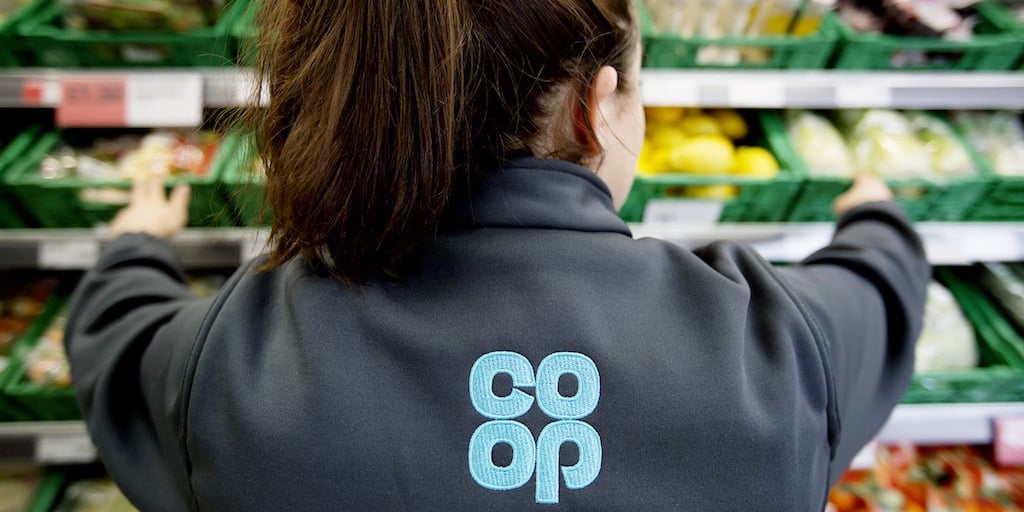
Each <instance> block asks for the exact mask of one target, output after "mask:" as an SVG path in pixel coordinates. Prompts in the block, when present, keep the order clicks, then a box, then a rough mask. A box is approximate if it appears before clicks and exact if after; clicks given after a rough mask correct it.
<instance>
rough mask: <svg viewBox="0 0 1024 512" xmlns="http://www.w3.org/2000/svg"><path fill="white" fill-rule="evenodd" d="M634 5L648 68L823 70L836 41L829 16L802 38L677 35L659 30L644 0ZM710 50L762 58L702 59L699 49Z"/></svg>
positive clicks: (705, 13) (645, 65)
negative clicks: (723, 61)
mask: <svg viewBox="0 0 1024 512" xmlns="http://www.w3.org/2000/svg"><path fill="white" fill-rule="evenodd" d="M636 5H637V11H638V14H639V18H640V27H641V36H642V39H643V43H644V67H648V68H709V67H711V68H715V67H718V68H730V69H824V68H825V67H827V65H828V62H829V59H830V58H831V57H832V54H833V52H834V50H835V47H836V44H837V42H838V40H839V36H838V32H837V30H836V21H835V19H834V17H833V16H831V15H829V16H826V17H825V18H824V20H823V22H822V24H821V27H820V30H818V31H817V32H815V33H813V34H810V35H807V36H804V37H794V36H760V37H721V38H708V37H697V36H695V37H680V36H679V35H676V34H671V33H666V32H660V31H658V30H657V29H656V28H655V27H654V23H653V22H652V20H651V14H650V13H649V12H648V10H647V8H646V6H645V5H644V2H643V1H638V2H637V3H636ZM702 14H703V15H709V14H711V13H708V12H703V13H702ZM710 51H713V52H714V53H716V54H727V53H733V54H736V55H740V54H745V53H746V54H749V53H751V52H755V53H757V54H758V55H760V56H761V58H759V60H758V61H757V62H756V63H752V62H750V61H741V62H739V63H736V64H724V63H723V64H715V63H708V62H701V59H700V56H701V54H702V52H710Z"/></svg>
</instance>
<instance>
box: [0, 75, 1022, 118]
mask: <svg viewBox="0 0 1024 512" xmlns="http://www.w3.org/2000/svg"><path fill="white" fill-rule="evenodd" d="M138 75H149V76H152V75H161V76H170V77H175V76H178V77H180V76H189V75H199V76H201V77H202V80H203V84H204V87H203V97H204V104H205V105H206V106H208V107H232V106H242V105H245V104H246V103H248V101H249V99H250V98H251V96H252V90H253V84H254V79H253V73H252V71H251V70H250V69H246V68H200V69H154V70H135V69H132V70H128V69H110V70H73V71H72V70H59V69H43V68H40V69H36V68H23V69H16V70H13V71H6V72H0V107H53V106H55V105H56V104H57V102H58V101H59V100H60V97H61V82H62V81H63V80H68V79H77V78H87V77H99V76H102V77H130V76H138ZM641 92H642V95H643V100H644V103H645V104H647V105H678V106H705V107H740V108H782V107H793V108H797V107H799V108H861V107H894V108H935V109H982V108H992V109H1019V108H1024V73H879V72H865V71H856V72H850V71H785V70H783V71H739V70H737V71H707V70H660V69H645V70H644V71H643V74H642V77H641Z"/></svg>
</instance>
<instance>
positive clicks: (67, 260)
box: [39, 240, 100, 270]
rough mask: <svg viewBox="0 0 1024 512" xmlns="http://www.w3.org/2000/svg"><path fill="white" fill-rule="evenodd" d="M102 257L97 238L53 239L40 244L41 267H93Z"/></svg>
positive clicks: (74, 268)
mask: <svg viewBox="0 0 1024 512" xmlns="http://www.w3.org/2000/svg"><path fill="white" fill-rule="evenodd" d="M99 258H100V244H99V242H98V241H96V240H74V241H52V242H43V243H42V244H40V246H39V268H42V269H49V270H78V269H86V268H89V267H92V266H93V265H95V264H96V262H97V261H98V260H99Z"/></svg>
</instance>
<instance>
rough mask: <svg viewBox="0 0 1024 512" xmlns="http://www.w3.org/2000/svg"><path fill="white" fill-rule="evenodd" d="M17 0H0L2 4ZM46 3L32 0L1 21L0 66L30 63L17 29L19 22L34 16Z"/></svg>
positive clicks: (41, 0) (42, 0)
mask: <svg viewBox="0 0 1024 512" xmlns="http://www.w3.org/2000/svg"><path fill="white" fill-rule="evenodd" d="M17 1H18V0H0V4H3V3H5V2H11V3H14V2H17ZM45 3H46V0H32V2H30V3H29V4H27V5H25V6H23V7H21V8H20V9H18V10H17V11H14V12H13V13H12V14H11V15H10V17H8V18H7V19H6V20H4V21H3V22H0V68H7V67H16V66H23V65H26V64H29V60H28V58H27V56H26V55H25V53H26V51H25V46H24V45H23V44H22V42H21V41H20V40H19V39H18V38H17V37H16V35H15V29H16V27H17V26H18V24H20V23H22V22H23V21H25V20H26V19H27V18H29V17H30V16H32V15H33V14H34V13H35V12H36V11H38V10H39V9H40V8H41V7H42V6H43V5H44V4H45Z"/></svg>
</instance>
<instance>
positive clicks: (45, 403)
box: [4, 296, 82, 421]
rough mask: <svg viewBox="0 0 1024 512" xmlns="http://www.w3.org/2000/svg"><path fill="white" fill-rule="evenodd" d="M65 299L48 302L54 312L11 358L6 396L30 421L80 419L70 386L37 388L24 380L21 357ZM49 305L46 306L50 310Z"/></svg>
mask: <svg viewBox="0 0 1024 512" xmlns="http://www.w3.org/2000/svg"><path fill="white" fill-rule="evenodd" d="M67 302H68V297H67V296H56V297H54V298H53V299H51V306H52V307H53V308H55V309H56V312H55V313H54V314H53V315H51V316H50V317H49V318H48V319H47V320H48V321H47V322H45V323H43V324H42V326H43V327H42V328H41V329H38V330H36V331H33V332H32V335H31V336H25V337H24V338H22V340H21V341H20V342H19V347H18V352H17V354H16V355H15V357H13V358H12V359H11V375H10V380H9V381H8V382H7V383H6V386H5V388H4V390H5V392H6V394H7V395H8V396H9V397H10V398H11V400H13V401H14V402H15V403H16V404H17V405H18V406H19V407H21V408H22V409H23V410H25V411H28V413H29V414H30V415H31V419H32V420H33V421H74V420H80V419H82V413H81V410H80V409H79V408H78V400H77V398H76V397H75V389H74V387H66V388H61V387H50V386H40V385H37V384H34V383H32V382H30V381H29V380H28V366H27V365H26V363H25V358H26V357H27V356H28V354H29V353H30V352H31V351H32V349H33V348H34V347H35V346H36V345H37V344H38V343H39V341H40V340H41V339H42V337H43V335H44V334H45V333H46V330H47V329H48V328H49V327H50V324H51V323H52V322H53V321H54V320H55V319H56V318H57V317H58V316H60V314H61V312H63V311H64V308H65V307H66V306H67ZM51 306H47V309H50V307H51Z"/></svg>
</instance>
